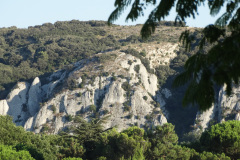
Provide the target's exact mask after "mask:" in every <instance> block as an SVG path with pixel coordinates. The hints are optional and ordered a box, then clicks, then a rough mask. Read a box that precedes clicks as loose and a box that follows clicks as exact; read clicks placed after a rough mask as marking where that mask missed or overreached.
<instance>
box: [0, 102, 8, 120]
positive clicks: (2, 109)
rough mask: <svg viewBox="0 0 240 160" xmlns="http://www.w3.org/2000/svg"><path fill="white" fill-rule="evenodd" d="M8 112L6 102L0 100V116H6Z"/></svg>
mask: <svg viewBox="0 0 240 160" xmlns="http://www.w3.org/2000/svg"><path fill="white" fill-rule="evenodd" d="M8 110H9V106H8V104H7V101H6V100H5V99H4V100H0V115H3V116H5V115H7V112H8Z"/></svg>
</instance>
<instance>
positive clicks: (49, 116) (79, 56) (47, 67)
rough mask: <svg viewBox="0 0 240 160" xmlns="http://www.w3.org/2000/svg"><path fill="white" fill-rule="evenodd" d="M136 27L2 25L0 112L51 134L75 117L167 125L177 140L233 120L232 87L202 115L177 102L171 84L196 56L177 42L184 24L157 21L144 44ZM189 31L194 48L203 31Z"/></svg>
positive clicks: (179, 94) (108, 123)
mask: <svg viewBox="0 0 240 160" xmlns="http://www.w3.org/2000/svg"><path fill="white" fill-rule="evenodd" d="M140 29H141V25H136V26H117V25H113V26H110V27H109V26H107V25H106V22H102V21H89V22H79V21H70V22H56V23H55V24H43V25H41V26H34V27H29V28H28V29H17V28H14V27H11V28H2V29H0V40H1V43H0V48H1V50H0V65H1V67H0V76H1V77H4V78H2V79H0V87H1V99H2V100H0V114H2V115H11V116H12V117H13V121H14V122H15V123H16V124H17V125H20V126H23V127H24V128H25V129H26V130H29V131H33V132H35V133H41V132H44V133H51V134H56V133H59V132H61V131H62V130H68V129H69V127H71V126H74V125H75V122H74V121H72V120H73V119H74V118H76V117H81V118H83V119H85V120H86V121H88V122H90V121H91V120H92V119H99V120H103V121H104V123H103V127H104V128H105V129H110V128H113V127H116V128H117V130H118V131H122V130H124V129H126V128H128V127H130V126H138V127H141V128H145V129H148V128H153V127H154V126H156V125H163V124H164V123H167V122H170V123H172V124H174V125H175V130H176V132H177V133H178V135H179V136H180V139H182V138H183V137H184V136H183V135H184V134H186V133H188V132H190V131H192V130H194V131H203V130H204V129H206V128H207V127H208V126H209V124H215V123H218V122H221V121H224V120H231V119H238V120H239V118H238V117H239V113H238V110H239V109H238V108H239V107H236V106H238V105H237V104H238V97H237V93H238V86H236V94H234V95H236V96H235V97H234V98H232V99H229V98H227V97H226V94H225V93H224V92H223V91H222V89H221V88H219V90H220V92H219V99H218V100H217V101H218V103H216V104H215V105H214V106H213V107H212V109H210V110H209V111H207V112H204V113H200V112H198V113H197V106H195V107H193V106H189V107H187V108H183V107H182V105H181V101H182V98H183V96H184V92H185V86H183V87H180V88H172V87H171V84H172V81H173V79H174V77H175V76H176V75H177V74H178V73H180V72H181V71H183V65H184V63H185V61H186V60H187V59H188V57H190V56H191V55H193V54H194V52H191V53H187V52H185V50H184V48H183V47H182V45H181V44H179V42H178V38H179V36H180V34H181V32H182V31H184V30H186V27H178V26H173V23H171V22H162V23H161V24H159V26H158V27H157V29H156V33H155V34H154V35H153V36H152V37H151V38H150V39H148V40H145V41H144V40H142V39H141V37H140V36H139V32H140ZM188 29H191V30H193V31H195V37H194V38H195V44H194V45H193V46H191V47H192V48H193V50H194V48H195V47H196V46H197V44H198V38H199V37H200V36H201V34H200V31H201V29H197V28H188ZM222 104H226V105H224V106H223V105H222ZM229 104H231V107H229ZM195 119H196V120H195Z"/></svg>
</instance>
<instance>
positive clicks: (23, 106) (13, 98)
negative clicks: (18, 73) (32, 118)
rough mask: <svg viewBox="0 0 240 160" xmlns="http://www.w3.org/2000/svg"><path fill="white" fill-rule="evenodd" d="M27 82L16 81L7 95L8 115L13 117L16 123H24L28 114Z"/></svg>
mask: <svg viewBox="0 0 240 160" xmlns="http://www.w3.org/2000/svg"><path fill="white" fill-rule="evenodd" d="M28 90H29V84H28V83H27V82H19V83H17V84H16V85H15V86H14V88H13V89H12V91H11V92H10V93H9V95H8V97H7V99H6V100H7V103H8V106H9V110H8V112H7V114H8V115H10V116H12V117H13V121H14V122H15V123H16V124H17V125H24V123H25V121H26V120H27V118H28V117H29V116H28V114H29V113H28V108H27V99H28Z"/></svg>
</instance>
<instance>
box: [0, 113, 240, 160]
mask: <svg viewBox="0 0 240 160" xmlns="http://www.w3.org/2000/svg"><path fill="white" fill-rule="evenodd" d="M72 123H74V125H73V126H72V127H69V128H68V129H67V130H66V131H65V132H61V133H60V134H59V135H47V134H33V133H31V132H26V131H24V129H23V128H22V127H16V126H15V125H14V124H13V123H12V119H11V118H10V117H9V116H0V159H3V160H10V159H26V160H27V159H37V160H55V159H65V160H75V159H76V160H81V159H101V160H104V159H111V160H120V159H126V160H128V159H132V160H141V159H142V160H143V159H146V160H150V159H151V160H159V159H185V160H200V159H201V160H208V159H219V160H230V158H231V159H233V160H237V158H239V154H240V150H239V140H240V132H239V131H240V129H239V127H240V122H239V121H227V122H224V123H222V124H217V125H214V126H212V127H211V128H210V129H209V130H207V131H205V132H204V133H203V134H202V135H201V138H200V141H196V142H193V143H190V144H189V143H188V144H185V145H180V144H178V136H177V134H176V133H175V131H174V126H173V125H172V124H170V123H167V124H164V125H163V126H156V127H153V128H152V129H148V130H147V131H144V130H143V129H140V128H138V127H136V126H133V127H130V128H128V129H126V130H123V131H122V132H117V130H116V129H115V128H112V129H111V128H110V129H107V130H103V129H102V127H101V124H102V123H104V121H102V120H98V119H92V121H91V122H90V123H88V122H86V121H84V120H83V119H82V118H81V117H79V116H76V117H75V118H74V119H73V122H72ZM13 157H14V158H13ZM229 157H230V158H229Z"/></svg>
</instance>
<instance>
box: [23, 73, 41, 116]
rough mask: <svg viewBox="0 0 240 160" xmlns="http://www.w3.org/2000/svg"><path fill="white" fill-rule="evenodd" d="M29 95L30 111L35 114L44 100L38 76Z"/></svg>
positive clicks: (32, 114)
mask: <svg viewBox="0 0 240 160" xmlns="http://www.w3.org/2000/svg"><path fill="white" fill-rule="evenodd" d="M28 95H29V96H28V103H27V104H28V111H29V113H30V115H31V116H34V115H35V114H36V113H37V112H38V111H39V103H40V102H41V101H42V98H41V97H42V95H41V82H40V80H39V78H38V77H36V78H35V79H34V80H33V82H32V85H31V87H30V89H29V92H28Z"/></svg>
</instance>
